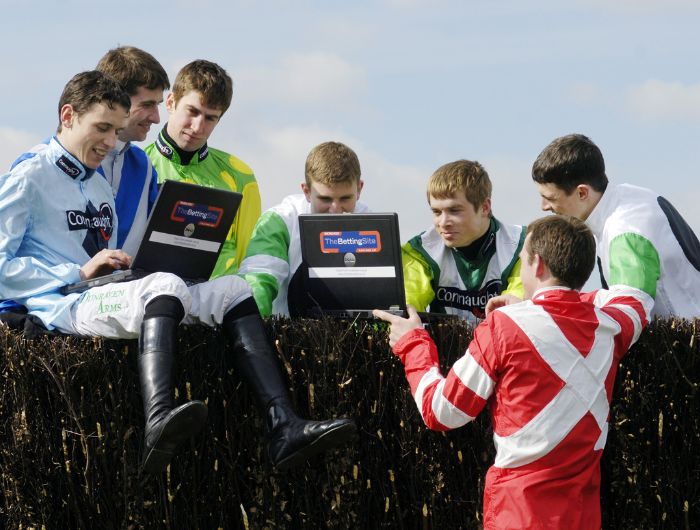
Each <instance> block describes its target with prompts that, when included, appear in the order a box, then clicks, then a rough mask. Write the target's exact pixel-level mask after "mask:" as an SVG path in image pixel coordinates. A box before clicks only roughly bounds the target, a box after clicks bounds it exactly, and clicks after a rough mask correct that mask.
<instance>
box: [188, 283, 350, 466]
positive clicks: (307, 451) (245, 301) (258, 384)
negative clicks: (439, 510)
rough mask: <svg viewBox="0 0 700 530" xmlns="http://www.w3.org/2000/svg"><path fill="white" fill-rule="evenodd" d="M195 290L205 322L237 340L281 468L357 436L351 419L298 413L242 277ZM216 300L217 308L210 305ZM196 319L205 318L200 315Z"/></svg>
mask: <svg viewBox="0 0 700 530" xmlns="http://www.w3.org/2000/svg"><path fill="white" fill-rule="evenodd" d="M190 291H191V292H192V295H193V302H192V309H193V310H195V311H197V312H198V313H199V314H200V315H199V316H201V318H212V317H213V318H214V320H215V321H216V323H217V324H218V323H220V324H221V325H222V327H223V329H224V332H225V333H226V335H227V336H228V338H229V340H230V341H231V349H232V355H233V362H234V366H235V367H236V370H237V371H238V373H239V374H241V378H242V379H243V380H244V381H245V382H246V383H247V385H248V387H249V388H250V389H251V391H252V393H253V396H254V397H255V400H256V403H257V405H258V409H259V411H260V414H261V415H262V417H263V418H264V420H265V426H266V428H267V438H268V455H269V457H270V460H272V463H273V464H274V465H275V466H276V467H277V468H279V469H286V468H289V467H292V466H295V465H298V464H301V463H303V462H304V461H306V460H307V459H308V458H309V457H311V456H313V455H315V454H317V453H320V452H321V451H323V450H325V449H329V448H331V447H335V446H337V445H340V444H342V443H344V442H346V441H348V440H349V439H351V438H352V437H353V436H354V435H355V432H356V426H355V423H354V421H353V420H351V419H349V418H341V419H337V420H326V421H311V420H305V419H303V418H300V417H299V416H298V415H297V413H296V412H295V410H294V406H293V405H292V402H291V399H290V397H289V393H288V391H287V386H286V384H285V381H284V376H283V375H282V370H281V367H280V364H279V361H278V359H277V355H276V354H275V352H274V348H273V346H272V343H271V342H270V339H269V337H268V335H267V333H266V332H265V328H264V326H263V321H262V318H261V317H260V313H259V312H258V307H257V305H256V303H255V299H254V298H253V297H252V294H251V292H250V288H249V287H248V285H247V284H246V283H245V282H244V281H243V280H242V279H241V278H239V277H236V276H224V277H222V278H218V279H217V280H214V281H212V282H207V283H206V284H199V285H198V286H192V287H191V288H190ZM215 293H226V300H220V299H217V295H216V294H215ZM219 298H221V296H219ZM214 299H216V300H217V303H218V304H219V307H217V308H213V307H211V306H209V305H208V303H207V302H210V301H211V300H214ZM222 314H223V317H222ZM191 316H194V317H198V318H199V316H198V315H197V314H191Z"/></svg>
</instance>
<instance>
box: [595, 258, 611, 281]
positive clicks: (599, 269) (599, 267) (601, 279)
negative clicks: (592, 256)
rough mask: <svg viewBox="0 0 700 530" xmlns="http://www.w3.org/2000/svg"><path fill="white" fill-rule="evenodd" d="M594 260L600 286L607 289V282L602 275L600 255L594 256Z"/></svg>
mask: <svg viewBox="0 0 700 530" xmlns="http://www.w3.org/2000/svg"><path fill="white" fill-rule="evenodd" d="M596 261H597V262H598V273H599V274H600V286H601V287H602V288H603V289H608V282H606V281H605V276H604V275H603V262H602V261H600V256H597V257H596Z"/></svg>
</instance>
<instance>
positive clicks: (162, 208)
mask: <svg viewBox="0 0 700 530" xmlns="http://www.w3.org/2000/svg"><path fill="white" fill-rule="evenodd" d="M242 197H243V196H242V195H241V194H240V193H236V192H231V191H226V190H221V189H217V188H207V187H204V186H197V185H195V184H189V183H186V182H177V181H172V180H167V181H165V182H164V183H163V185H162V186H161V189H160V193H159V195H158V200H157V201H156V204H155V206H154V208H153V211H152V212H151V215H150V217H149V220H148V227H147V228H146V233H145V234H144V236H143V239H142V240H141V245H140V246H139V250H138V252H137V253H136V256H135V257H134V261H133V263H132V268H133V269H141V270H146V271H159V272H172V273H173V274H177V275H178V276H180V277H181V278H184V279H200V278H201V279H207V278H209V275H210V274H211V271H212V270H214V265H215V264H216V261H217V259H218V257H219V252H220V251H221V246H222V245H223V242H224V241H225V240H226V236H227V235H228V232H229V230H230V228H231V224H232V223H233V220H234V217H235V215H236V211H237V210H238V206H239V205H240V202H241V199H242Z"/></svg>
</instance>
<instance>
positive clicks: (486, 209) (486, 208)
mask: <svg viewBox="0 0 700 530" xmlns="http://www.w3.org/2000/svg"><path fill="white" fill-rule="evenodd" d="M481 213H482V214H483V215H484V217H489V216H490V215H491V197H489V198H488V199H486V200H485V201H484V203H483V204H482V205H481Z"/></svg>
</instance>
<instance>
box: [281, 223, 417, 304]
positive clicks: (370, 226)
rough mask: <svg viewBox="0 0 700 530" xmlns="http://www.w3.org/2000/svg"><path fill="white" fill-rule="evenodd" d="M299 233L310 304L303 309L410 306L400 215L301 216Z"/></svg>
mask: <svg viewBox="0 0 700 530" xmlns="http://www.w3.org/2000/svg"><path fill="white" fill-rule="evenodd" d="M299 231H300V237H301V256H302V265H301V266H302V268H303V272H302V273H303V275H304V281H305V293H304V294H305V296H306V304H308V305H307V307H305V308H295V309H296V310H298V312H299V313H301V314H307V315H318V314H319V313H328V314H333V312H335V311H369V310H372V309H375V308H379V309H395V310H405V308H406V302H405V294H404V285H403V269H402V266H401V245H400V238H399V224H398V216H397V214H395V213H371V214H364V213H363V214H311V215H300V216H299ZM296 302H299V301H298V300H297V301H296ZM302 303H303V301H302ZM291 309H292V308H290V311H291ZM295 312H297V311H295Z"/></svg>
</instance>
